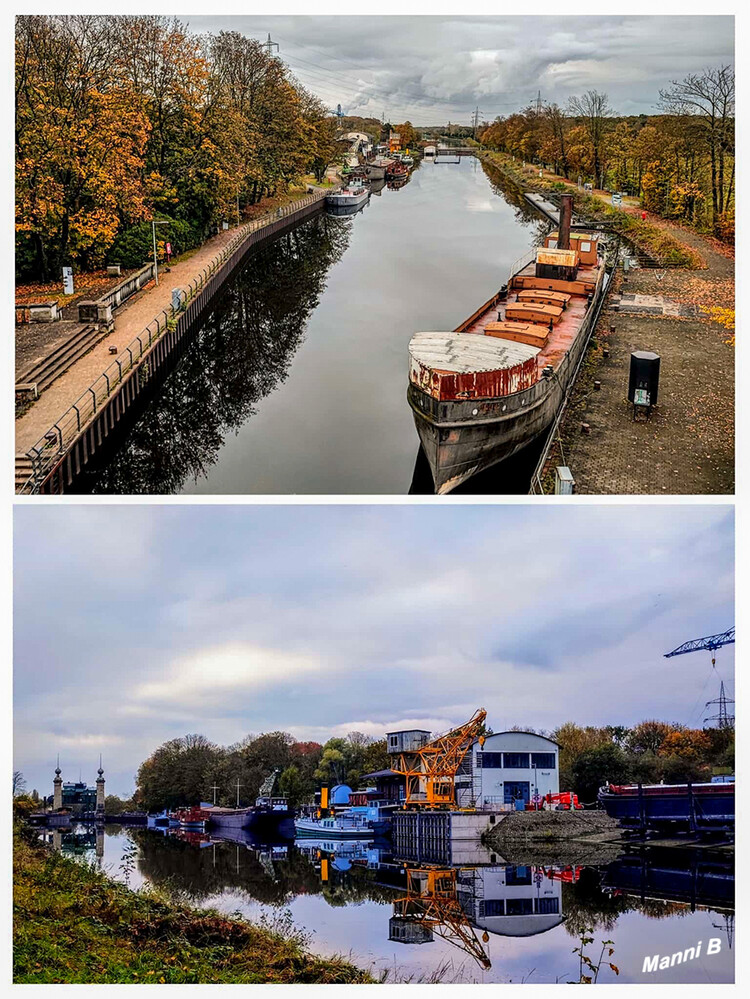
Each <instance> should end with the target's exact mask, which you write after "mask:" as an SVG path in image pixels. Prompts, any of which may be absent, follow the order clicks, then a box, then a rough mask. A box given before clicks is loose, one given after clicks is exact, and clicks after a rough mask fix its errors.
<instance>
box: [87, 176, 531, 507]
mask: <svg viewBox="0 0 750 999" xmlns="http://www.w3.org/2000/svg"><path fill="white" fill-rule="evenodd" d="M545 225H546V223H544V222H543V221H542V220H540V217H539V216H538V215H537V214H536V213H535V212H534V211H533V210H532V209H531V208H529V206H528V205H527V204H526V203H525V202H524V201H523V199H522V198H521V196H520V194H519V192H518V191H517V190H516V189H515V188H513V187H510V186H509V185H508V183H507V181H504V180H503V177H502V175H500V174H498V173H497V172H496V171H493V170H492V168H491V167H490V166H489V165H486V164H482V163H480V162H479V161H478V160H476V159H474V158H466V159H463V160H462V161H461V162H460V163H457V164H448V163H433V162H425V163H422V164H421V165H420V167H419V169H417V170H415V171H414V173H413V174H412V176H411V179H410V181H409V183H408V184H406V185H405V186H404V187H402V188H401V189H399V190H390V189H388V188H385V189H383V190H382V192H380V194H379V195H378V196H375V195H374V196H373V197H371V199H370V202H369V204H368V205H367V206H366V207H365V209H364V210H363V211H362V212H360V213H359V214H357V215H356V216H353V217H333V216H329V215H324V214H321V215H318V216H316V217H315V218H313V219H310V220H308V221H307V222H305V223H303V224H302V225H300V226H299V227H297V228H296V229H295V230H294V231H293V232H291V233H289V234H287V235H285V236H283V237H281V238H280V239H279V240H277V241H276V242H275V243H273V244H271V245H268V246H266V247H264V248H261V249H260V250H259V251H257V252H255V253H252V254H251V255H250V256H248V258H247V260H246V262H245V264H244V266H243V267H242V268H241V269H240V270H239V271H238V272H237V273H236V274H235V275H234V276H233V278H232V279H231V280H230V281H229V282H228V283H227V284H226V285H225V287H224V288H223V289H222V291H221V293H220V294H219V295H217V297H216V299H215V302H214V306H213V309H212V311H211V313H210V314H209V315H208V317H207V318H206V319H205V320H204V321H203V322H202V326H201V328H200V330H199V331H198V333H197V335H196V336H195V339H194V340H193V342H192V344H191V346H190V347H189V348H188V350H187V352H186V353H185V355H184V356H183V357H182V359H181V360H180V362H179V363H178V365H177V367H176V369H175V370H174V371H173V372H172V374H171V375H170V376H169V378H168V379H167V381H166V383H165V384H164V386H163V387H162V388H161V389H160V390H159V393H158V397H157V398H156V399H155V400H154V401H152V403H151V404H150V405H149V406H148V408H147V409H146V410H145V411H144V413H143V415H142V416H141V418H140V419H139V420H138V421H137V423H136V424H135V426H134V427H133V429H132V430H131V431H130V432H129V433H128V434H127V436H126V438H125V440H124V442H123V444H122V446H121V447H120V449H119V452H118V453H117V454H116V455H115V456H113V457H109V458H107V459H106V465H105V467H103V468H100V469H99V470H97V471H96V472H94V473H93V474H92V475H90V476H89V478H88V480H87V482H86V483H85V485H84V487H83V488H84V489H88V490H90V491H94V492H103V493H104V492H109V493H131V492H135V493H174V492H184V493H210V494H216V493H229V494H244V493H281V494H286V493H308V494H311V493H333V494H352V493H396V494H405V493H407V492H409V491H412V492H432V482H431V478H430V472H429V468H428V467H427V466H426V461H424V459H423V460H422V461H419V462H418V460H417V458H418V454H419V441H418V438H417V434H416V431H415V429H414V423H413V419H412V414H411V410H410V409H409V406H408V404H407V402H406V388H407V378H408V364H407V357H408V355H407V345H408V342H409V339H410V338H411V336H412V334H413V333H414V332H416V331H417V330H452V329H454V328H455V326H457V325H458V323H460V322H461V321H462V320H463V319H465V318H466V317H467V316H468V315H470V314H471V313H472V312H473V311H474V310H475V309H476V308H478V306H479V305H481V304H482V303H483V302H485V301H486V300H487V299H488V298H489V297H490V296H491V295H493V294H494V293H495V292H496V291H497V290H498V288H499V287H500V286H501V285H502V284H503V283H504V282H505V281H506V280H507V278H508V274H509V271H510V267H511V265H512V264H513V263H514V262H515V261H516V260H517V258H518V257H519V256H521V255H522V254H523V253H525V252H526V250H527V249H528V248H529V247H531V246H532V245H533V244H534V243H537V242H539V241H540V238H541V233H542V231H543V230H544V228H545ZM534 463H535V462H534V460H533V457H530V456H528V455H526V456H522V457H521V458H520V459H518V460H515V461H514V462H513V464H511V463H505V464H504V465H503V466H502V467H501V470H497V469H496V470H492V471H491V473H490V474H488V475H487V476H486V477H484V478H482V477H477V479H476V480H473V481H472V482H471V483H470V484H469V485H467V486H466V487H464V490H465V491H471V492H524V493H525V492H527V490H528V480H529V477H530V473H531V469H532V468H533V465H534ZM527 466H528V467H527Z"/></svg>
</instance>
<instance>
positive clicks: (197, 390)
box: [84, 214, 355, 493]
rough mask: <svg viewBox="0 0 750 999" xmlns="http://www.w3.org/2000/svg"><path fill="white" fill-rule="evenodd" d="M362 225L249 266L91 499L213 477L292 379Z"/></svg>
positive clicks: (316, 235) (170, 488) (338, 228)
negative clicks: (242, 430) (235, 438)
mask: <svg viewBox="0 0 750 999" xmlns="http://www.w3.org/2000/svg"><path fill="white" fill-rule="evenodd" d="M354 221H355V219H354V218H352V217H348V216H344V217H333V216H332V215H328V214H323V215H319V216H317V217H316V218H315V219H313V220H312V221H310V222H309V223H307V224H306V225H303V226H300V227H298V228H297V229H294V230H293V231H291V232H289V233H287V234H286V235H285V236H283V237H282V238H281V239H279V240H277V241H276V242H275V243H273V244H271V245H269V246H267V247H265V248H264V249H262V250H260V251H259V252H258V253H257V254H255V255H253V256H252V257H251V258H250V260H249V262H248V264H247V265H245V266H244V267H243V268H242V270H241V271H240V273H239V274H238V276H237V277H236V278H234V279H233V280H232V281H231V282H230V284H229V285H228V286H227V288H226V290H225V291H224V292H223V293H222V295H220V296H218V298H217V304H216V307H215V308H214V310H213V311H212V312H211V314H210V315H209V317H208V319H207V320H206V321H205V322H204V323H203V325H202V327H201V329H200V330H199V331H198V333H197V335H196V338H195V340H194V342H193V343H192V344H191V345H190V347H189V348H188V350H187V351H186V353H185V354H184V356H183V357H182V358H181V360H180V362H179V363H178V364H177V366H176V368H175V370H174V371H172V373H171V374H170V375H169V377H168V378H167V380H166V382H165V384H164V386H163V388H162V389H161V393H160V395H159V398H158V399H156V400H155V401H154V402H153V403H152V404H151V406H150V407H149V409H148V412H147V418H146V419H142V420H140V421H139V422H138V423H137V425H136V426H135V428H134V429H133V431H132V432H131V433H130V434H129V436H128V438H127V440H126V441H125V443H124V445H123V446H122V448H121V450H120V451H119V453H118V454H117V455H116V456H115V457H114V458H113V459H112V460H110V461H109V462H108V464H107V465H105V467H104V468H102V469H98V470H94V472H92V474H91V475H90V476H89V479H88V485H89V486H90V488H91V491H93V492H97V493H129V492H130V493H177V492H179V491H180V490H181V489H182V486H183V485H184V483H185V481H186V480H187V479H189V478H192V479H197V478H199V477H201V476H205V475H206V474H207V472H208V469H209V468H210V467H211V466H212V465H213V464H214V463H215V462H216V460H217V456H218V453H219V450H220V448H221V446H222V443H223V442H224V439H225V438H226V435H227V433H228V432H229V431H232V430H236V429H237V428H238V427H239V426H241V425H242V424H243V423H244V422H245V421H246V420H248V419H249V418H250V417H251V416H252V415H253V414H254V412H255V407H256V406H257V404H258V402H259V401H260V400H261V399H263V398H265V397H266V396H268V395H269V394H270V393H271V392H273V391H274V390H275V389H276V388H278V386H279V385H280V384H281V383H283V382H284V380H285V379H286V377H287V375H288V371H289V367H290V365H291V363H292V361H293V359H294V355H295V352H296V351H297V350H298V348H299V346H300V344H301V343H302V341H303V340H304V337H305V327H306V324H307V321H308V319H309V316H310V314H311V312H312V311H313V310H314V309H315V308H316V306H317V304H318V301H319V298H320V295H321V294H322V292H323V290H324V289H325V281H326V275H327V273H328V271H329V270H330V268H331V267H332V266H333V265H334V264H335V263H336V261H337V260H339V259H340V257H341V255H342V254H343V253H344V251H345V250H346V247H347V244H348V241H349V238H350V233H351V228H352V225H353V223H354ZM84 491H85V486H84Z"/></svg>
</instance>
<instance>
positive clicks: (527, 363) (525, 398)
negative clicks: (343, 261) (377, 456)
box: [407, 196, 608, 494]
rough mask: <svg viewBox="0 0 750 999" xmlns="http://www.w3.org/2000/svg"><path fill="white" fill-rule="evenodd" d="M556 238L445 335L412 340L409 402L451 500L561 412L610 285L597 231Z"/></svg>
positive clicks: (565, 211) (567, 210) (565, 205)
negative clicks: (455, 491) (465, 484)
mask: <svg viewBox="0 0 750 999" xmlns="http://www.w3.org/2000/svg"><path fill="white" fill-rule="evenodd" d="M571 212H572V199H571V198H569V196H563V198H562V207H561V212H560V226H559V232H552V233H550V234H549V235H548V236H547V237H546V239H545V245H544V246H543V247H541V248H540V249H538V250H536V251H534V255H533V259H531V260H528V261H527V262H526V263H525V264H523V265H522V266H520V267H519V268H518V269H517V270H515V271H514V273H512V274H511V276H510V279H509V281H508V284H507V285H504V286H503V287H502V288H501V289H500V291H499V292H497V294H495V295H493V297H492V298H491V299H490V300H489V301H487V302H485V303H484V305H482V306H481V307H480V308H479V309H477V311H476V312H475V313H474V314H473V315H471V316H469V318H468V319H466V320H465V321H464V322H463V323H461V325H460V326H458V327H457V329H455V330H454V331H453V332H450V333H434V332H424V333H417V334H415V335H414V336H413V337H412V339H411V342H410V344H409V389H408V396H407V397H408V401H409V405H410V406H411V408H412V411H413V413H414V421H415V423H416V427H417V432H418V434H419V438H420V441H421V444H422V447H423V449H424V452H425V455H426V456H427V460H428V462H429V465H430V469H431V471H432V478H433V483H434V489H435V492H436V493H438V494H445V493H449V492H451V491H452V490H453V489H455V488H456V487H457V486H459V485H460V484H461V483H463V482H466V481H467V480H468V479H470V478H471V477H472V476H473V475H475V474H477V473H478V472H481V471H484V470H485V469H487V468H489V467H491V466H492V465H496V464H498V463H499V462H501V461H503V460H504V459H506V458H509V457H510V456H511V455H513V454H515V453H516V452H517V451H520V450H521V448H524V447H526V446H527V445H528V444H530V443H531V442H532V441H533V440H534V439H535V438H537V437H538V436H539V435H540V434H543V433H544V431H545V430H547V429H548V428H549V426H550V425H551V424H552V422H553V421H554V419H555V416H556V415H557V413H558V411H559V409H560V407H561V406H562V405H563V403H564V400H565V397H566V393H567V390H568V388H569V386H570V384H571V382H572V381H573V380H574V378H575V375H576V372H577V370H578V366H579V362H580V360H581V357H582V355H583V352H584V350H585V349H586V345H587V344H588V341H589V337H590V334H591V331H592V329H593V325H594V323H595V320H596V316H597V314H598V310H599V305H600V303H601V301H602V298H603V296H604V294H605V290H606V286H607V281H608V277H607V274H606V271H605V266H604V259H603V255H602V252H601V248H600V245H599V234H598V233H597V232H595V231H592V232H585V231H580V230H579V231H576V232H575V233H571V225H570V223H571Z"/></svg>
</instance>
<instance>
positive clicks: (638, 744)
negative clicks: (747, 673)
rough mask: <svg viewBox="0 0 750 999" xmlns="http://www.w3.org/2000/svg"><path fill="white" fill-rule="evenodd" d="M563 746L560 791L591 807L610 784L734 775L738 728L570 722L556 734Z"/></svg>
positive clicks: (660, 723)
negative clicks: (719, 774)
mask: <svg viewBox="0 0 750 999" xmlns="http://www.w3.org/2000/svg"><path fill="white" fill-rule="evenodd" d="M551 738H552V739H554V740H555V741H556V742H558V743H559V744H560V788H561V790H573V791H575V792H576V793H577V794H578V796H579V798H580V800H581V801H582V802H585V803H591V802H593V801H595V800H596V792H597V790H598V788H599V787H601V785H602V784H605V783H607V782H608V781H609V782H611V783H613V784H627V783H629V782H638V781H640V782H642V783H644V784H657V783H659V782H660V781H664V782H665V783H666V784H670V783H674V784H680V783H684V782H686V781H705V780H710V779H711V776H712V775H713V774H717V773H733V772H734V729H732V728H706V729H691V728H687V727H686V726H684V725H680V724H676V723H668V722H663V721H657V720H649V721H643V722H641V723H640V724H638V725H635V726H633V727H632V728H627V727H626V726H624V725H607V726H604V727H601V728H600V727H596V726H593V725H587V726H581V725H577V724H576V723H575V722H566V723H565V724H564V725H561V726H559V728H557V729H555V731H554V732H552V733H551Z"/></svg>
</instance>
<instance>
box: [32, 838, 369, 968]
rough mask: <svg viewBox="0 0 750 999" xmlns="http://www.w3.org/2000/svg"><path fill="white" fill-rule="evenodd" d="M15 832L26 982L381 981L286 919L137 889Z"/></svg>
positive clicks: (94, 867)
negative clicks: (267, 919) (226, 911)
mask: <svg viewBox="0 0 750 999" xmlns="http://www.w3.org/2000/svg"><path fill="white" fill-rule="evenodd" d="M33 835H34V833H33V831H31V830H26V833H25V834H24V832H23V830H22V828H17V829H16V830H15V833H14V851H13V881H14V981H15V982H16V983H23V984H52V983H74V982H78V983H94V982H96V983H102V984H104V983H110V984H113V983H126V982H129V983H141V984H207V983H221V984H239V983H243V984H252V983H274V984H281V983H286V984H292V983H294V984H299V983H317V984H343V983H347V984H348V983H355V982H372V981H373V979H372V978H371V977H370V976H369V975H368V974H367V973H366V972H363V971H360V970H359V969H358V968H355V967H354V966H353V965H351V964H349V963H348V962H347V961H344V960H342V959H341V958H338V957H330V958H329V957H326V958H322V957H315V956H313V955H311V954H310V953H309V952H308V950H307V943H308V941H307V938H306V937H305V936H304V935H303V934H300V933H299V932H296V931H295V930H294V929H293V928H292V927H291V926H289V925H286V924H284V923H283V920H282V922H281V923H280V924H279V925H278V926H274V925H257V924H253V923H249V922H246V921H244V920H241V919H238V918H235V917H232V918H228V917H227V916H224V915H222V914H221V913H219V912H216V911H212V910H200V911H199V910H197V909H193V908H190V907H188V906H186V905H181V904H178V903H175V902H174V901H173V900H172V899H170V898H169V897H168V896H167V895H164V894H160V893H159V892H158V891H155V890H153V889H149V890H140V891H132V890H130V889H129V888H128V887H126V886H125V885H124V884H120V883H117V882H115V881H112V880H110V879H109V878H108V877H107V876H106V875H105V874H104V873H103V872H102V871H101V870H99V869H98V868H97V867H96V866H94V865H86V864H84V863H81V862H79V861H76V860H72V859H69V858H67V857H63V856H61V855H60V854H57V853H52V852H50V851H49V850H47V849H46V848H44V847H43V846H41V845H40V844H38V843H35V842H34V841H33V839H32V837H33Z"/></svg>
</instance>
